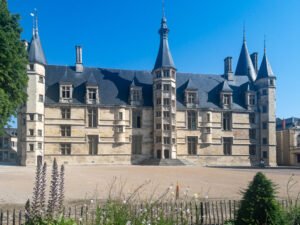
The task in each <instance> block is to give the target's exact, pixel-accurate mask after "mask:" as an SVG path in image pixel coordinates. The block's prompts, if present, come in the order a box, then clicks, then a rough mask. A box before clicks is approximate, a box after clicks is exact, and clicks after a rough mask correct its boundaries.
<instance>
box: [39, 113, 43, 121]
mask: <svg viewBox="0 0 300 225" xmlns="http://www.w3.org/2000/svg"><path fill="white" fill-rule="evenodd" d="M38 120H39V121H40V122H42V121H43V115H42V114H38Z"/></svg>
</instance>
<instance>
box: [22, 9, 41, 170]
mask: <svg viewBox="0 0 300 225" xmlns="http://www.w3.org/2000/svg"><path fill="white" fill-rule="evenodd" d="M32 16H34V24H33V34H32V39H31V41H30V43H29V46H28V49H27V50H28V61H29V65H27V75H28V78H29V79H28V86H27V95H28V98H27V102H26V104H25V105H24V106H23V107H21V109H20V110H19V113H18V129H19V131H18V138H19V142H18V143H19V146H18V161H19V163H20V164H21V165H35V164H37V162H41V161H43V156H44V133H45V132H44V101H45V65H46V64H47V61H46V58H45V54H44V51H43V48H42V44H41V41H40V37H39V33H38V18H37V12H36V11H35V13H34V14H32Z"/></svg>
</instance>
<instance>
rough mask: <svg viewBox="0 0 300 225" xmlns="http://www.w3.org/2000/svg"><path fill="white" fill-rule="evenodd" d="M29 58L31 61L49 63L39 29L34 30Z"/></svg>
mask: <svg viewBox="0 0 300 225" xmlns="http://www.w3.org/2000/svg"><path fill="white" fill-rule="evenodd" d="M28 60H29V62H30V63H40V64H43V65H47V60H46V57H45V54H44V50H43V48H42V44H41V40H40V37H39V34H38V32H37V30H36V31H34V32H33V35H32V39H31V42H30V44H29V48H28Z"/></svg>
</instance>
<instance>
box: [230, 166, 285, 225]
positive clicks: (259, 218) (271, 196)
mask: <svg viewBox="0 0 300 225" xmlns="http://www.w3.org/2000/svg"><path fill="white" fill-rule="evenodd" d="M245 224H247V225H265V224H268V225H286V224H287V223H285V222H284V219H283V212H282V210H281V208H280V206H279V204H278V202H277V200H276V196H275V185H274V184H273V183H272V181H271V180H269V179H267V178H266V177H265V175H264V174H263V173H261V172H259V173H257V174H256V175H255V177H254V179H253V181H252V182H250V184H249V186H248V189H247V190H246V191H245V192H244V196H243V199H242V202H241V207H240V209H239V211H238V214H237V219H236V221H235V225H245Z"/></svg>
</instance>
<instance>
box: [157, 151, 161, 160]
mask: <svg viewBox="0 0 300 225" xmlns="http://www.w3.org/2000/svg"><path fill="white" fill-rule="evenodd" d="M156 157H157V158H158V159H161V150H160V149H158V150H157V151H156Z"/></svg>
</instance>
